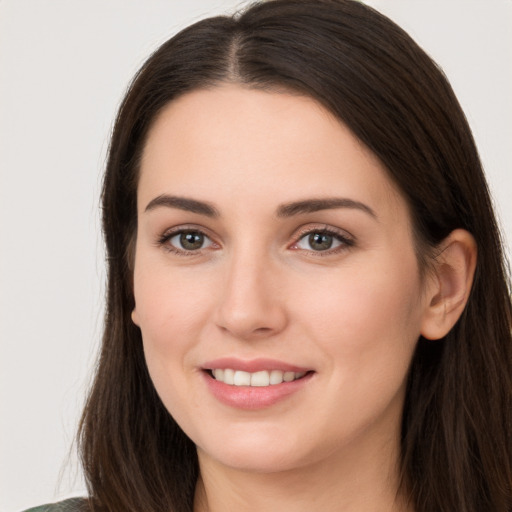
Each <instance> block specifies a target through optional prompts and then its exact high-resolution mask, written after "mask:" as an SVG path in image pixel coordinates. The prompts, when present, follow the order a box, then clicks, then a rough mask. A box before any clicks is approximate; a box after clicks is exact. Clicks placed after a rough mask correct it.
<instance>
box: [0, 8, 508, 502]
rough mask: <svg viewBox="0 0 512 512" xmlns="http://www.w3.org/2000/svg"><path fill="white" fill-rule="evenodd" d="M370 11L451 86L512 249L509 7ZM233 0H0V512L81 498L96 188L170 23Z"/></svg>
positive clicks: (97, 294)
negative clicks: (80, 437)
mask: <svg viewBox="0 0 512 512" xmlns="http://www.w3.org/2000/svg"><path fill="white" fill-rule="evenodd" d="M368 3H370V4H371V5H373V6H375V7H377V8H379V9H380V10H381V11H382V12H384V13H385V14H388V15H389V16H390V17H391V18H392V19H394V20H395V21H397V22H398V23H399V24H400V25H402V26H403V27H404V28H405V29H406V30H408V31H409V32H410V33H411V34H412V35H413V36H414V37H415V38H416V39H417V41H418V42H419V43H420V44H421V45H422V46H423V47H424V48H425V49H426V50H427V52H428V53H429V54H430V55H432V56H433V57H434V58H435V59H436V60H437V61H438V62H439V63H440V65H441V66H442V67H443V69H444V70H445V72H446V74H447V75H448V77H449V78H450V80H451V83H452V85H453V87H454V89H455V92H456V93H457V95H458V96H459V99H460V101H461V103H462V105H463V107H464V109H465V111H466V114H467V116H468V119H469V122H470V124H471V126H472V128H473V130H474V133H475V137H476V140H477V143H478V146H479V150H480V153H481V155H482V159H483V161H484V165H485V168H486V170H487V173H488V179H489V182H490V184H491V189H492V191H493V194H494V197H495V200H496V207H497V210H498V212H499V215H500V216H501V219H502V224H503V228H504V232H505V233H506V235H507V238H508V243H509V245H508V247H509V248H510V241H511V240H512V206H511V202H510V199H511V198H512V176H511V174H512V173H511V161H512V157H511V152H510V146H511V145H512V127H511V119H512V100H511V96H510V91H511V90H512V36H511V33H512V1H511V0H368ZM185 4H186V5H185ZM243 4H244V2H236V1H234V0H224V1H222V0H193V1H191V0H188V1H187V2H184V1H183V2H182V1H173V0H165V1H164V0H0V337H1V354H0V355H1V360H0V407H1V408H0V422H1V424H0V461H1V462H0V510H1V511H5V512H13V511H16V510H20V509H22V508H24V507H28V506H30V505H36V504H41V503H44V502H48V501H51V500H54V499H57V498H61V497H65V496H69V495H72V494H80V492H83V488H84V487H83V483H82V480H81V475H80V472H79V470H78V469H77V465H76V459H75V457H74V456H73V455H71V457H70V459H69V460H67V456H68V454H69V453H71V454H73V452H72V450H71V443H72V439H73V435H74V431H75V427H76V423H77V418H78V416H79V412H80V409H81V406H82V404H83V400H84V396H85V392H86V389H87V385H88V381H89V379H90V375H91V370H92V367H93V364H94V361H95V356H96V350H97V347H98V342H99V338H100V335H101V324H102V306H103V281H104V266H103V249H102V241H101V236H100V234H99V223H98V212H99V210H98V193H99V186H100V181H101V173H102V169H103V164H104V160H105V152H106V148H107V144H108V136H109V132H110V129H111V125H112V120H113V118H114V115H115V111H116V107H117V105H118V103H119V101H120V98H121V96H122V94H123V92H124V90H125V88H126V85H127V84H128V81H129V79H130V78H131V76H132V75H133V73H134V72H135V71H136V70H137V68H138V67H139V66H140V64H142V62H143V61H144V59H145V58H146V57H147V56H148V54H149V53H150V52H151V51H152V50H153V49H155V48H156V47H157V45H158V44H159V43H161V42H163V41H164V40H165V39H167V38H168V37H169V36H170V35H172V34H173V33H175V32H176V31H177V30H178V29H179V28H182V27H183V26H185V25H187V24H189V23H191V22H193V21H195V20H197V19H199V18H202V17H204V16H205V15H210V14H215V13H222V12H232V11H233V10H234V9H235V8H236V7H240V6H242V5H243ZM509 251H510V249H509ZM66 460H67V463H66ZM61 470H62V474H61V475H60V473H61ZM59 475H60V476H61V478H59ZM59 479H60V486H58V485H57V484H58V483H59Z"/></svg>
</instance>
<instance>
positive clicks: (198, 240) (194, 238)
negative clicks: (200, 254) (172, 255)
mask: <svg viewBox="0 0 512 512" xmlns="http://www.w3.org/2000/svg"><path fill="white" fill-rule="evenodd" d="M169 244H170V245H172V246H173V247H174V248H175V249H178V250H181V251H199V250H200V249H204V248H205V247H209V246H210V245H211V244H212V241H211V240H210V239H209V238H208V237H207V236H206V235H204V234H203V233H201V232H200V231H181V232H179V233H176V234H175V235H173V236H171V237H170V238H169Z"/></svg>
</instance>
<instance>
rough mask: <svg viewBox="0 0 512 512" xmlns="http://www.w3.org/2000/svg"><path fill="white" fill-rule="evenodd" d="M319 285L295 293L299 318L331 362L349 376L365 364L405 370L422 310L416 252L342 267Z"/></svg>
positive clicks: (362, 369)
mask: <svg viewBox="0 0 512 512" xmlns="http://www.w3.org/2000/svg"><path fill="white" fill-rule="evenodd" d="M404 276H407V279H406V278H404ZM315 284H316V286H315V288H313V289H312V293H309V294H304V293H303V294H299V293H297V294H296V296H297V297H298V298H297V301H298V302H297V307H298V308H299V309H300V311H301V313H297V314H296V315H295V316H296V317H297V318H301V319H302V320H301V323H302V325H303V328H304V329H307V330H308V337H309V338H311V339H315V340H317V343H318V344H319V345H320V346H321V348H322V349H323V350H324V352H325V354H326V355H327V356H330V358H331V361H332V364H333V365H334V364H338V365H345V366H346V372H345V373H346V374H347V375H351V376H354V375H356V374H357V373H358V372H361V371H366V369H367V368H380V372H381V373H387V372H386V366H387V367H388V368H390V370H391V369H394V370H396V371H398V372H399V373H400V372H402V371H406V369H407V367H408V365H409V362H410V358H411V356H412V351H413V350H414V347H415V345H416V342H417V339H418V337H419V334H420V325H421V311H422V306H421V300H420V294H421V285H420V280H419V277H418V275H417V266H416V260H415V258H414V256H412V257H410V258H408V259H402V260H400V261H399V262H394V263H393V260H392V258H390V259H389V260H388V261H381V262H380V264H379V265H377V264H375V262H372V264H371V265H360V266H358V267H357V268H355V267H354V268H348V269H347V268H346V269H342V270H340V271H338V272H336V273H331V275H329V276H326V279H325V280H324V282H322V281H317V282H316V283H315Z"/></svg>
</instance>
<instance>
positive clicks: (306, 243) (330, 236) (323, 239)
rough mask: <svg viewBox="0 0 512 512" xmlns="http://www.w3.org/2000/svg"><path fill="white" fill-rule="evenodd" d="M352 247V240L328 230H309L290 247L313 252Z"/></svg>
mask: <svg viewBox="0 0 512 512" xmlns="http://www.w3.org/2000/svg"><path fill="white" fill-rule="evenodd" d="M352 245H354V242H353V240H351V239H349V238H348V237H346V236H343V235H341V234H340V233H337V232H334V231H331V230H329V229H317V230H311V231H309V232H307V233H305V234H304V235H302V236H301V237H300V238H299V240H298V241H297V242H296V243H295V244H294V246H293V247H292V248H293V249H302V250H306V251H314V252H328V251H335V250H336V249H343V248H346V247H350V246H352Z"/></svg>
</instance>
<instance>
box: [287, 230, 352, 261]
mask: <svg viewBox="0 0 512 512" xmlns="http://www.w3.org/2000/svg"><path fill="white" fill-rule="evenodd" d="M313 233H323V234H326V235H330V236H333V237H334V238H336V240H338V241H340V242H341V245H339V246H337V247H334V248H330V249H327V250H325V251H314V250H313V249H311V250H307V249H301V248H299V247H297V244H298V243H299V242H300V241H301V240H302V239H303V238H304V237H306V236H308V235H311V234H313ZM293 240H294V241H293V242H292V244H291V245H290V246H289V249H292V250H298V251H304V252H308V253H312V254H314V255H315V256H325V255H329V254H335V253H337V252H340V251H344V250H347V249H349V248H350V247H352V246H354V245H355V243H356V238H355V237H354V236H353V235H352V234H351V233H349V232H348V231H346V230H344V229H340V228H336V227H334V226H330V225H328V224H316V225H312V224H308V225H305V226H302V227H300V228H299V230H298V231H297V232H296V233H295V234H294V235H293Z"/></svg>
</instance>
